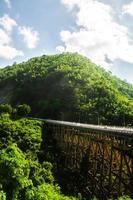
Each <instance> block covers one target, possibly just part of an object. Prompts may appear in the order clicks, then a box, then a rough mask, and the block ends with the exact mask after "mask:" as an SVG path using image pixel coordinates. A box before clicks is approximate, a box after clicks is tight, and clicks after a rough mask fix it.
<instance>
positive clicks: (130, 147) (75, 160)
mask: <svg viewBox="0 0 133 200" xmlns="http://www.w3.org/2000/svg"><path fill="white" fill-rule="evenodd" d="M44 123H45V128H44V129H45V133H46V134H45V137H46V138H45V145H44V146H45V148H47V151H48V152H50V149H52V151H53V156H54V158H55V160H56V164H57V171H58V172H59V176H60V182H61V183H62V182H63V183H64V184H63V185H64V190H66V189H67V190H68V191H69V192H75V193H76V192H81V193H82V194H83V195H84V196H85V197H89V196H90V197H92V196H94V195H95V196H96V197H98V198H99V199H108V198H110V197H113V198H116V197H118V196H121V195H129V196H131V197H133V129H126V128H114V127H106V126H95V125H84V124H79V123H69V122H63V121H54V120H44ZM61 179H62V180H61ZM66 179H67V180H66ZM67 182H68V184H69V186H68V185H67V184H66V183H67Z"/></svg>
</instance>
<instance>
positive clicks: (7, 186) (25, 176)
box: [0, 144, 75, 200]
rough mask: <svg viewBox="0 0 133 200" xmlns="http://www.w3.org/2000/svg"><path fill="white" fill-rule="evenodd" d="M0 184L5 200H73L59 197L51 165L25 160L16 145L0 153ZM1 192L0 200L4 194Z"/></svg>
mask: <svg viewBox="0 0 133 200" xmlns="http://www.w3.org/2000/svg"><path fill="white" fill-rule="evenodd" d="M48 182H49V183H48ZM0 184H1V186H2V188H3V190H4V192H5V193H6V195H7V200H8V199H10V200H44V199H48V200H59V199H60V200H61V199H62V200H70V199H71V200H72V199H73V200H74V199H75V198H69V197H65V196H63V195H61V193H60V188H59V187H58V186H57V185H54V184H53V176H52V174H51V164H50V163H47V162H46V163H43V164H42V165H41V164H39V163H38V162H36V161H31V160H28V159H26V156H25V155H24V153H23V152H22V151H21V150H20V149H19V148H18V147H17V145H16V144H12V145H10V146H8V147H7V148H6V149H3V150H1V151H0ZM4 192H2V191H1V193H0V195H1V198H3V199H2V200H5V198H6V197H5V193H4Z"/></svg>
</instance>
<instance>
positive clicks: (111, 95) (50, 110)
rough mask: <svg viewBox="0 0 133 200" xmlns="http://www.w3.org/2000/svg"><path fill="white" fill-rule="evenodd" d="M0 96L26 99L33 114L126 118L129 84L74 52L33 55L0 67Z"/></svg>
mask: <svg viewBox="0 0 133 200" xmlns="http://www.w3.org/2000/svg"><path fill="white" fill-rule="evenodd" d="M0 102H1V103H3V102H4V103H5V102H9V103H11V104H14V105H15V104H18V103H27V104H29V105H31V107H32V110H33V114H34V115H35V116H41V117H45V118H46V117H49V118H52V119H60V118H62V119H64V120H74V121H77V120H80V121H82V122H88V123H97V122H98V121H99V122H100V123H103V124H116V125H123V124H125V123H126V124H131V123H132V120H133V86H132V85H130V84H127V83H125V82H123V81H121V80H120V79H118V78H116V77H114V76H112V75H111V74H110V73H107V72H106V71H105V70H104V69H102V68H101V67H97V66H96V65H94V64H92V63H91V62H90V61H89V60H88V59H87V58H85V57H82V56H80V55H78V54H70V53H66V54H60V55H53V56H45V55H44V56H42V57H36V58H32V59H30V60H29V61H27V62H23V63H21V64H15V65H13V66H9V67H6V68H4V69H0Z"/></svg>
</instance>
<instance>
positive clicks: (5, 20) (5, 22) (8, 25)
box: [0, 14, 17, 32]
mask: <svg viewBox="0 0 133 200" xmlns="http://www.w3.org/2000/svg"><path fill="white" fill-rule="evenodd" d="M0 26H2V27H3V28H4V29H5V30H6V31H7V32H11V31H12V29H13V27H15V26H17V23H16V21H15V20H14V19H12V18H10V17H9V16H8V15H7V14H5V15H4V16H3V17H1V18H0Z"/></svg>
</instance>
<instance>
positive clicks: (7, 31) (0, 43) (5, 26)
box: [0, 15, 23, 59]
mask: <svg viewBox="0 0 133 200" xmlns="http://www.w3.org/2000/svg"><path fill="white" fill-rule="evenodd" d="M0 26H1V28H0V58H3V59H13V58H15V57H16V56H22V55H23V52H22V51H20V50H17V49H16V48H14V47H13V46H12V38H11V33H12V30H13V27H14V26H17V23H16V22H15V20H13V19H12V18H10V17H9V16H8V15H4V16H3V17H1V18H0Z"/></svg>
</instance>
